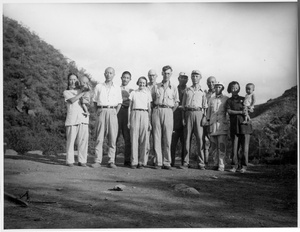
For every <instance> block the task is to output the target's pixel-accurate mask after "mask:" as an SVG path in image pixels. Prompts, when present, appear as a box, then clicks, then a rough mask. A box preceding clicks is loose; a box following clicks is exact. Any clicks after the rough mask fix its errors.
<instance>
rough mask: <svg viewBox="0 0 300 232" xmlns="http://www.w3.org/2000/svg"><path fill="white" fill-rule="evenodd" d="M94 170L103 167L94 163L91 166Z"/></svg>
mask: <svg viewBox="0 0 300 232" xmlns="http://www.w3.org/2000/svg"><path fill="white" fill-rule="evenodd" d="M91 167H92V168H100V167H101V164H100V163H93V164H92V165H91Z"/></svg>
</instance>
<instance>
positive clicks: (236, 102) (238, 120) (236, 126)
mask: <svg viewBox="0 0 300 232" xmlns="http://www.w3.org/2000/svg"><path fill="white" fill-rule="evenodd" d="M244 99H245V98H244V97H241V96H239V95H237V96H233V97H231V98H229V99H228V100H227V102H226V110H227V111H228V110H229V109H230V110H235V111H242V110H243V107H244ZM229 117H230V135H231V136H233V135H236V134H252V124H251V123H249V124H242V122H243V121H244V117H243V115H242V114H229Z"/></svg>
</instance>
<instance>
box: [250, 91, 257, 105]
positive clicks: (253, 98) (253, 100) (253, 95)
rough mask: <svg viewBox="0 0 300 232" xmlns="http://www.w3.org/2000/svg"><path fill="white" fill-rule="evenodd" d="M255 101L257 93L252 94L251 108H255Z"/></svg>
mask: <svg viewBox="0 0 300 232" xmlns="http://www.w3.org/2000/svg"><path fill="white" fill-rule="evenodd" d="M255 102H256V97H255V94H252V101H251V105H250V107H251V108H254V105H255Z"/></svg>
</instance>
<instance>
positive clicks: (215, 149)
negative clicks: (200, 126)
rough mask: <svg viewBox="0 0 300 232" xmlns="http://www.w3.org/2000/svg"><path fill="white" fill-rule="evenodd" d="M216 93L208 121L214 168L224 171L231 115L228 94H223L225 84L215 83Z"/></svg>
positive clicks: (209, 103)
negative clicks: (229, 114) (228, 110)
mask: <svg viewBox="0 0 300 232" xmlns="http://www.w3.org/2000/svg"><path fill="white" fill-rule="evenodd" d="M214 86H215V95H214V96H212V97H211V98H210V100H209V102H208V109H207V121H208V123H209V128H210V141H211V151H212V156H213V158H214V169H215V170H218V171H224V169H225V155H226V145H227V136H228V133H229V117H227V111H226V101H227V99H228V97H227V96H225V95H223V94H222V92H223V90H224V85H223V84H222V83H221V82H216V83H215V85H214Z"/></svg>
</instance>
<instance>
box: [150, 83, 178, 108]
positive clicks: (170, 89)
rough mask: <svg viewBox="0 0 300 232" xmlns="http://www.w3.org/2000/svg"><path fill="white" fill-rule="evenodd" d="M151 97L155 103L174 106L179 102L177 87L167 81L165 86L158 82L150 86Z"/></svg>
mask: <svg viewBox="0 0 300 232" xmlns="http://www.w3.org/2000/svg"><path fill="white" fill-rule="evenodd" d="M152 98H153V103H154V104H155V105H166V106H169V107H174V106H175V103H176V102H179V95H178V90H177V87H176V86H174V85H172V84H171V82H169V85H168V86H167V88H164V84H163V83H162V82H161V83H158V84H156V85H155V86H154V87H153V88H152Z"/></svg>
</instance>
